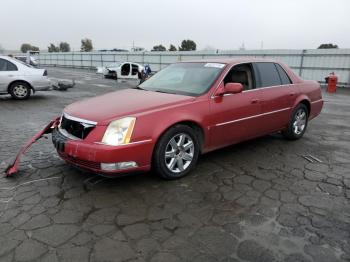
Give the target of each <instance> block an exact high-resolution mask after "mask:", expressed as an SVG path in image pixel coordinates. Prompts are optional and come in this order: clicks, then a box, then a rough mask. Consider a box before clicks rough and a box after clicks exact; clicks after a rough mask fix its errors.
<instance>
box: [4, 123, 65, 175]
mask: <svg viewBox="0 0 350 262" xmlns="http://www.w3.org/2000/svg"><path fill="white" fill-rule="evenodd" d="M58 123H59V118H56V119H53V120H52V121H51V122H50V123H49V124H48V125H46V126H45V127H44V128H43V129H42V130H41V131H39V132H38V133H36V134H35V135H34V136H33V137H32V138H31V139H29V140H28V141H27V143H26V144H24V145H23V146H22V147H21V149H20V150H19V151H18V153H17V155H16V157H15V158H14V160H13V162H12V163H11V164H10V165H9V166H8V167H7V168H6V170H5V174H6V176H12V175H14V174H15V173H17V172H18V166H19V163H20V160H21V156H22V155H23V154H24V153H25V152H26V151H27V149H28V148H29V147H30V146H31V145H32V144H34V143H35V142H36V141H38V140H39V139H40V138H42V137H43V135H45V134H49V133H51V132H52V130H53V129H54V128H55V127H57V125H58Z"/></svg>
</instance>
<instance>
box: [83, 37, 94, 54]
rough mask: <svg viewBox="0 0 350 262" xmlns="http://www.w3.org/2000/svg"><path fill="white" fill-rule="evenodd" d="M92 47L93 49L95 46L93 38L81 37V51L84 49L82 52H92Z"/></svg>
mask: <svg viewBox="0 0 350 262" xmlns="http://www.w3.org/2000/svg"><path fill="white" fill-rule="evenodd" d="M92 49H93V46H92V41H91V39H88V38H85V39H81V48H80V51H82V52H90V51H92Z"/></svg>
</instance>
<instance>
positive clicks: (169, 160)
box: [165, 133, 194, 173]
mask: <svg viewBox="0 0 350 262" xmlns="http://www.w3.org/2000/svg"><path fill="white" fill-rule="evenodd" d="M193 156H194V143H193V140H192V138H191V137H190V136H189V135H187V134H184V133H180V134H176V135H175V136H173V137H172V138H171V139H170V141H169V142H168V144H167V146H166V148H165V165H166V166H167V168H168V169H169V170H170V171H171V172H173V173H180V172H182V171H185V170H186V169H187V168H188V167H189V166H190V164H191V162H192V159H193Z"/></svg>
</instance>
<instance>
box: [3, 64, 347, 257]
mask: <svg viewBox="0 0 350 262" xmlns="http://www.w3.org/2000/svg"><path fill="white" fill-rule="evenodd" d="M48 71H49V76H51V77H54V78H55V79H56V80H57V79H75V80H76V83H77V85H76V87H74V88H73V89H69V90H68V91H67V92H59V91H51V92H42V93H37V94H35V96H33V97H31V98H30V99H29V100H27V101H14V100H12V99H11V98H10V97H9V96H1V97H0V170H3V169H4V168H5V167H6V165H7V163H9V161H10V159H11V157H13V156H14V155H15V153H16V152H17V150H18V149H19V147H20V146H21V145H22V144H23V143H24V142H25V141H26V140H27V139H28V138H30V137H31V136H32V135H33V134H35V133H36V132H37V131H39V130H40V129H41V128H42V127H43V126H44V125H45V124H46V123H48V121H49V120H50V119H52V118H53V117H55V116H57V115H59V114H60V112H61V111H62V109H63V107H64V106H66V105H68V104H70V103H72V102H74V101H77V100H80V99H82V98H86V97H92V96H95V95H98V94H102V93H106V92H109V91H112V90H117V89H121V88H124V87H125V86H127V87H130V86H132V83H131V84H130V83H117V82H116V81H114V80H107V79H102V78H101V76H99V75H96V74H94V72H91V71H84V70H73V69H62V68H49V70H48ZM324 99H325V101H326V102H325V105H324V109H323V111H322V113H321V115H320V116H319V117H317V118H316V119H314V120H313V121H311V122H310V124H309V126H308V130H307V132H306V134H305V135H304V137H303V138H302V139H301V140H298V141H294V142H290V141H286V140H284V139H283V138H282V136H281V135H279V134H274V135H270V136H265V137H262V138H259V139H255V140H252V141H249V142H245V143H241V144H238V145H234V146H231V147H228V148H225V149H222V150H219V151H215V152H212V153H209V154H206V155H204V156H202V157H201V158H200V161H199V164H198V167H197V169H196V170H195V171H193V172H192V173H191V174H190V175H189V176H187V177H185V178H183V179H181V180H177V181H163V180H161V179H159V178H157V177H156V176H154V175H153V174H151V173H146V174H138V175H133V176H128V177H122V178H118V179H106V178H102V177H99V176H96V175H94V174H91V173H86V172H82V171H79V170H76V169H74V168H73V167H70V166H68V165H66V164H65V163H64V161H62V160H60V159H59V158H58V156H57V154H56V152H55V150H54V147H53V146H52V144H51V140H50V137H49V139H48V140H45V139H41V140H40V141H38V142H37V143H36V144H34V145H33V146H32V148H31V149H30V150H29V151H28V152H27V153H26V155H25V157H23V159H22V163H21V166H20V172H19V173H18V174H17V175H16V176H15V177H13V178H5V177H4V176H1V177H0V261H52V262H54V261H165V262H172V261H198V262H205V261H225V262H228V261H288V262H292V261H318V262H322V261H325V262H329V261H350V90H339V92H338V93H337V94H334V95H329V94H326V93H325V94H324ZM308 155H311V156H313V157H315V158H317V159H319V160H321V161H322V162H318V161H317V160H315V159H314V160H313V162H310V161H308V160H307V159H306V158H304V156H308ZM309 158H310V157H309Z"/></svg>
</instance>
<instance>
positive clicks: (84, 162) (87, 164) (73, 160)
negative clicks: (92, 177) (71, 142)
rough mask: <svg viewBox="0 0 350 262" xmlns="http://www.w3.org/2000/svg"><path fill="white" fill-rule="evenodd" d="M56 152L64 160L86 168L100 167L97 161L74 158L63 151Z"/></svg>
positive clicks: (96, 168)
mask: <svg viewBox="0 0 350 262" xmlns="http://www.w3.org/2000/svg"><path fill="white" fill-rule="evenodd" d="M58 154H59V155H60V157H61V158H62V159H63V160H66V161H68V162H70V163H73V164H77V165H78V166H80V167H85V168H88V169H95V170H100V169H101V165H100V163H98V162H93V161H87V160H82V159H79V158H74V157H71V156H70V155H68V154H66V153H64V152H58Z"/></svg>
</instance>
